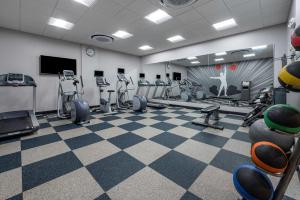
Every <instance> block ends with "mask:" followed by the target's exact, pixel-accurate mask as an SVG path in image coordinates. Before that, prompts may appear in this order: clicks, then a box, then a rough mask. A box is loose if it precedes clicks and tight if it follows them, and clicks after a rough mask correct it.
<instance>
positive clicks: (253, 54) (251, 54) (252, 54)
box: [243, 53, 255, 58]
mask: <svg viewBox="0 0 300 200" xmlns="http://www.w3.org/2000/svg"><path fill="white" fill-rule="evenodd" d="M254 56H255V53H249V54H245V55H243V57H244V58H249V57H254Z"/></svg>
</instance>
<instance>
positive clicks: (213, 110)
mask: <svg viewBox="0 0 300 200" xmlns="http://www.w3.org/2000/svg"><path fill="white" fill-rule="evenodd" d="M219 110H220V106H209V107H207V108H203V109H201V113H206V116H205V120H204V122H199V121H193V122H192V123H193V124H196V125H200V126H205V127H210V128H214V129H219V130H223V129H224V127H222V126H218V125H216V124H210V123H209V119H210V116H211V115H214V119H215V120H216V121H218V120H219V119H220V118H219Z"/></svg>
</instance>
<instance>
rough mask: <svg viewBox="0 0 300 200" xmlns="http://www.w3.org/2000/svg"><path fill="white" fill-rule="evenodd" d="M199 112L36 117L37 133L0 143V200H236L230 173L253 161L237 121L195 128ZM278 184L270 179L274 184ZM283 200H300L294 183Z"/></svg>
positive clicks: (225, 118)
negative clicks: (77, 121) (79, 119)
mask: <svg viewBox="0 0 300 200" xmlns="http://www.w3.org/2000/svg"><path fill="white" fill-rule="evenodd" d="M201 116H202V115H201V114H200V112H199V111H196V110H190V109H185V108H175V107H171V108H166V109H164V110H149V111H148V112H147V113H143V114H141V113H133V112H131V111H128V112H124V113H119V114H116V115H110V116H104V115H103V114H99V113H93V115H92V118H93V119H92V120H91V123H90V124H86V125H84V126H79V125H74V124H72V123H71V122H70V121H69V120H59V119H57V118H56V117H52V118H51V117H48V118H43V119H40V120H39V121H40V123H41V129H40V130H39V131H38V133H36V134H33V135H28V136H25V137H22V138H21V139H13V140H6V141H2V142H0V199H1V200H2V199H26V200H27V199H28V200H29V199H30V200H33V199H38V200H41V199H51V200H57V199H64V200H66V199H70V200H71V199H72V200H74V199H78V200H81V199H98V200H108V199H112V200H142V199H143V200H150V199H152V200H168V199H170V200H176V199H182V200H197V199H198V200H199V199H203V200H206V199H208V200H234V199H237V197H238V194H237V193H236V192H235V189H234V187H233V185H232V176H231V172H232V171H233V169H234V168H235V167H236V166H238V165H239V164H241V163H250V162H251V160H250V157H249V150H250V143H249V139H248V135H247V131H248V129H247V128H243V127H240V124H241V123H242V121H241V117H239V116H234V115H221V117H222V119H221V120H220V124H221V125H223V126H224V127H225V129H224V131H220V130H215V129H211V128H204V127H200V126H196V125H193V124H192V123H191V121H192V120H194V119H196V118H198V117H201ZM277 180H278V179H277V178H272V181H273V182H274V184H276V182H277ZM287 196H289V197H286V199H300V184H299V181H298V179H297V178H296V176H295V178H294V179H293V181H292V183H291V184H290V187H289V188H288V191H287Z"/></svg>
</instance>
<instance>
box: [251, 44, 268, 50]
mask: <svg viewBox="0 0 300 200" xmlns="http://www.w3.org/2000/svg"><path fill="white" fill-rule="evenodd" d="M267 47H268V46H267V45H261V46H256V47H252V50H260V49H265V48H267Z"/></svg>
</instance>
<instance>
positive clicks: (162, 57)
mask: <svg viewBox="0 0 300 200" xmlns="http://www.w3.org/2000/svg"><path fill="white" fill-rule="evenodd" d="M290 15H291V16H295V17H296V21H297V25H300V1H294V2H293V5H292V8H291V14H290ZM291 33H292V31H290V30H288V29H287V25H286V24H282V25H277V26H273V27H269V28H265V29H260V30H256V31H252V32H246V33H241V34H237V35H233V36H229V37H225V38H220V39H216V40H212V41H208V42H203V43H200V44H195V45H190V46H186V47H182V48H177V49H173V50H169V51H164V52H160V53H156V54H152V55H149V56H144V57H143V58H142V64H143V65H146V64H150V63H159V62H164V61H169V60H175V59H180V58H186V57H188V56H199V55H206V54H211V53H216V52H222V51H227V50H235V49H243V48H248V47H252V46H257V45H262V44H274V57H275V58H280V57H281V56H282V55H283V54H285V53H287V52H288V49H289V48H290V45H289V44H290V36H291ZM281 67H282V65H281V61H280V60H275V61H274V77H275V78H274V86H275V87H278V86H280V84H279V82H278V79H277V78H276V77H278V72H279V70H280V69H281ZM299 99H300V95H299V93H293V92H291V93H288V95H287V103H289V104H291V105H293V106H295V107H298V108H300V100H299Z"/></svg>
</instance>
